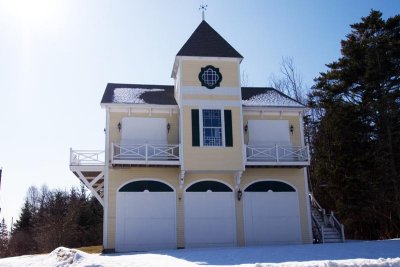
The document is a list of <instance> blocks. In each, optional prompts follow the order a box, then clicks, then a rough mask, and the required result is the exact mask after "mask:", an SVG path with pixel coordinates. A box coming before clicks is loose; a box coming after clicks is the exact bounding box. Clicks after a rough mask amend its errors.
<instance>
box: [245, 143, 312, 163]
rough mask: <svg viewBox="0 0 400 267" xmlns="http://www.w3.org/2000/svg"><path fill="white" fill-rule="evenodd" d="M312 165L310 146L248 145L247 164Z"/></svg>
mask: <svg viewBox="0 0 400 267" xmlns="http://www.w3.org/2000/svg"><path fill="white" fill-rule="evenodd" d="M309 165H310V157H309V150H308V146H280V145H273V146H265V145H247V146H246V166H298V167H304V166H309Z"/></svg>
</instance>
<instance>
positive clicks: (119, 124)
mask: <svg viewBox="0 0 400 267" xmlns="http://www.w3.org/2000/svg"><path fill="white" fill-rule="evenodd" d="M117 127H118V132H121V128H122V125H121V122H118V125H117Z"/></svg>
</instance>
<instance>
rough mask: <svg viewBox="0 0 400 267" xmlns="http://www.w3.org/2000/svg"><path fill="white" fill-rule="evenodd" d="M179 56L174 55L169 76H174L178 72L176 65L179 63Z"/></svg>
mask: <svg viewBox="0 0 400 267" xmlns="http://www.w3.org/2000/svg"><path fill="white" fill-rule="evenodd" d="M180 59H181V57H180V56H176V57H175V61H174V65H173V66H172V73H171V78H174V79H175V78H176V74H177V72H178V67H179V66H180V65H181V64H180V63H181V60H180Z"/></svg>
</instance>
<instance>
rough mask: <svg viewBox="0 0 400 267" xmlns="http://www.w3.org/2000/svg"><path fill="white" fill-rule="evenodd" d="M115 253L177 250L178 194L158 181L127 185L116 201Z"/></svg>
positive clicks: (122, 188)
mask: <svg viewBox="0 0 400 267" xmlns="http://www.w3.org/2000/svg"><path fill="white" fill-rule="evenodd" d="M115 236H116V241H115V250H116V251H146V250H151V249H165V248H176V193H175V192H174V189H173V188H172V187H171V186H169V185H167V184H165V183H163V182H159V181H154V180H140V181H133V182H129V183H127V184H125V185H124V186H122V187H121V188H120V189H119V190H118V191H117V197H116V235H115Z"/></svg>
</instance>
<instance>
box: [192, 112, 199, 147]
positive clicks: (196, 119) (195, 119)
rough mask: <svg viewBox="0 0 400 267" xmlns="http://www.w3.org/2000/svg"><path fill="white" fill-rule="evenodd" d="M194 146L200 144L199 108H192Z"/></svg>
mask: <svg viewBox="0 0 400 267" xmlns="http://www.w3.org/2000/svg"><path fill="white" fill-rule="evenodd" d="M192 146H200V129H199V110H198V109H192Z"/></svg>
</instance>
